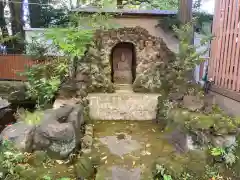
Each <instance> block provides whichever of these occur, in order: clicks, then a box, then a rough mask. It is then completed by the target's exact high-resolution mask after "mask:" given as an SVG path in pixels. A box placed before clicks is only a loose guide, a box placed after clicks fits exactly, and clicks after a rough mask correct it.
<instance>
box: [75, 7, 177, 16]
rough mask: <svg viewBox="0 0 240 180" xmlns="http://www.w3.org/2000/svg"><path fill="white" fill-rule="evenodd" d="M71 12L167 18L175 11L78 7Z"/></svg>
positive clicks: (175, 12)
mask: <svg viewBox="0 0 240 180" xmlns="http://www.w3.org/2000/svg"><path fill="white" fill-rule="evenodd" d="M72 11H73V12H82V13H100V12H102V13H110V14H119V15H139V16H143V15H144V16H168V15H175V14H177V11H174V10H158V9H155V10H140V9H107V8H105V9H100V8H96V7H84V8H82V7H80V8H76V9H73V10H72Z"/></svg>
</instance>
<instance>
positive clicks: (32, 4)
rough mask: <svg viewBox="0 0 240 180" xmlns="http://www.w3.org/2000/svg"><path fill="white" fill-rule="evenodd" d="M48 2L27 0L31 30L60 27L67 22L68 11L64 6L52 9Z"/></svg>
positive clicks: (45, 0) (44, 0)
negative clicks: (52, 26)
mask: <svg viewBox="0 0 240 180" xmlns="http://www.w3.org/2000/svg"><path fill="white" fill-rule="evenodd" d="M49 2H52V1H48V0H29V13H30V18H29V19H30V25H31V27H32V28H46V27H49V26H51V25H62V24H65V23H66V22H68V21H69V16H68V14H69V11H68V7H66V5H65V4H63V3H62V4H61V6H60V8H54V7H53V5H51V4H49Z"/></svg>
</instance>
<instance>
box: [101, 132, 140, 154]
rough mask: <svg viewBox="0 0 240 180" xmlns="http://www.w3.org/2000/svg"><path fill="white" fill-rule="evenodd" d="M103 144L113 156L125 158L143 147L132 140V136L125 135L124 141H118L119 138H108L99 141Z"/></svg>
mask: <svg viewBox="0 0 240 180" xmlns="http://www.w3.org/2000/svg"><path fill="white" fill-rule="evenodd" d="M99 140H100V142H101V143H103V144H105V145H107V147H108V148H109V150H110V152H111V153H112V154H116V155H118V156H120V157H121V156H123V155H125V154H128V153H131V152H133V151H136V150H139V149H140V148H141V145H140V144H139V143H138V142H137V141H136V140H133V139H131V136H129V135H127V134H125V138H124V139H120V140H118V138H117V136H106V137H103V138H100V139H99Z"/></svg>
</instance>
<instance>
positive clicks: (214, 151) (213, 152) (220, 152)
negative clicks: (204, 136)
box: [211, 147, 226, 156]
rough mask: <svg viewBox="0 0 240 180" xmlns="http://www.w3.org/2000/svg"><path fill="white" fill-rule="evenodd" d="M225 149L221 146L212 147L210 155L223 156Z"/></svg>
mask: <svg viewBox="0 0 240 180" xmlns="http://www.w3.org/2000/svg"><path fill="white" fill-rule="evenodd" d="M225 153H226V152H225V149H223V148H221V147H214V148H212V149H211V155H212V156H223V155H225Z"/></svg>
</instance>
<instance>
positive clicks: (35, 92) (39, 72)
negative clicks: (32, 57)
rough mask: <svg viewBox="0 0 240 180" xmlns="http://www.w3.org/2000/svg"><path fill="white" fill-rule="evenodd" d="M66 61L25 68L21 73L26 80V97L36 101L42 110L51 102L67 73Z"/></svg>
mask: <svg viewBox="0 0 240 180" xmlns="http://www.w3.org/2000/svg"><path fill="white" fill-rule="evenodd" d="M65 61H66V59H57V60H53V61H52V62H50V63H45V64H36V65H33V66H31V67H26V69H25V72H24V73H21V75H24V76H26V77H27V79H28V83H27V95H28V97H29V98H31V99H33V100H36V102H37V105H38V106H39V107H40V108H44V107H46V106H47V105H49V103H51V101H52V100H53V98H54V96H55V93H56V92H57V90H58V88H59V86H60V84H61V81H60V79H62V78H64V77H65V76H66V73H67V71H68V68H67V64H66V62H65Z"/></svg>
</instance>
